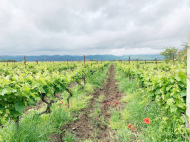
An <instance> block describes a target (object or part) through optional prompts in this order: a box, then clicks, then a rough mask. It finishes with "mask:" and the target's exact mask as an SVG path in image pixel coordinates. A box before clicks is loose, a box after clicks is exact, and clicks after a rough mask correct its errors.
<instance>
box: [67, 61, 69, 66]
mask: <svg viewBox="0 0 190 142" xmlns="http://www.w3.org/2000/svg"><path fill="white" fill-rule="evenodd" d="M67 67H68V68H69V62H68V59H67Z"/></svg>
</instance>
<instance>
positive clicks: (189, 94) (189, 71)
mask: <svg viewBox="0 0 190 142" xmlns="http://www.w3.org/2000/svg"><path fill="white" fill-rule="evenodd" d="M186 115H187V116H188V117H189V122H190V31H189V37H188V44H187V97H186ZM186 126H188V128H189V123H188V125H187V124H186Z"/></svg>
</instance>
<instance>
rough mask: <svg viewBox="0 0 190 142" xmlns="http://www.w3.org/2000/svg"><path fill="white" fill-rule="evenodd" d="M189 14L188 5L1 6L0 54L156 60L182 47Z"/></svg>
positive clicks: (1, 1)
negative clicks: (164, 52) (147, 56)
mask: <svg viewBox="0 0 190 142" xmlns="http://www.w3.org/2000/svg"><path fill="white" fill-rule="evenodd" d="M189 13H190V2H189V1H188V0H181V1H179V0H173V1H171V0H160V1H155V0H154V1H152V0H145V1H140V0H133V1H131V0H120V1H117V0H80V1H76V0H55V1H52V0H41V1H37V0H34V1H28V0H16V1H14V2H13V1H11V0H0V49H1V50H0V51H1V53H0V54H1V55H3V54H4V55H5V54H8V55H13V54H14V55H23V54H26V55H41V54H43V55H44V54H48V55H53V54H60V55H64V54H71V55H83V54H86V55H87V54H117V55H124V54H129V53H130V54H141V53H143V54H146V53H148V54H151V53H152V54H153V53H154V54H155V53H159V52H161V51H162V50H164V48H165V47H167V46H175V47H177V48H181V45H182V44H183V43H184V42H187V35H188V31H189V30H190V18H189ZM138 51H139V52H138Z"/></svg>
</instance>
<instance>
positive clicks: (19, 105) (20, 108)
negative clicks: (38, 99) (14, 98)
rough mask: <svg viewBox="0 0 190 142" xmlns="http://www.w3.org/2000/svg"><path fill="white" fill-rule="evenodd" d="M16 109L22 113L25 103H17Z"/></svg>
mask: <svg viewBox="0 0 190 142" xmlns="http://www.w3.org/2000/svg"><path fill="white" fill-rule="evenodd" d="M15 110H16V111H18V112H20V113H22V112H23V111H24V110H25V106H24V103H15Z"/></svg>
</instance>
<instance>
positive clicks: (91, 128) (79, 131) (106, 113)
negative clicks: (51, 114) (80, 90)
mask: <svg viewBox="0 0 190 142" xmlns="http://www.w3.org/2000/svg"><path fill="white" fill-rule="evenodd" d="M114 76H115V69H114V65H113V64H112V65H111V66H110V68H109V72H108V78H107V81H106V83H104V84H103V89H95V90H94V93H92V94H91V95H92V96H93V98H92V99H90V101H89V103H88V108H85V109H83V110H81V112H80V114H78V115H76V117H77V118H78V119H77V120H75V122H72V123H71V124H66V125H64V126H62V127H61V128H60V130H61V131H62V132H63V133H62V134H61V135H58V134H53V135H52V136H51V139H52V141H56V142H62V141H63V140H62V138H64V136H65V132H66V131H68V132H70V133H71V134H72V135H73V136H74V137H75V140H76V141H77V142H80V141H84V140H86V139H91V140H92V141H93V142H96V141H98V142H115V141H117V140H116V139H115V132H114V130H111V129H110V128H109V119H110V117H111V109H113V108H115V107H117V109H121V108H122V104H121V102H119V100H120V99H121V97H122V92H121V91H119V89H118V86H117V84H116V82H117V81H116V79H115V78H114ZM100 95H104V98H103V100H101V102H100V101H99V99H98V97H99V96H100ZM115 101H117V104H116V105H114V104H115ZM107 103H110V104H107ZM97 109H99V111H98V114H97V113H96V112H97ZM100 110H101V111H100ZM95 113H96V115H93V114H95ZM102 118H104V120H103V119H102ZM53 139H54V140H53Z"/></svg>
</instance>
